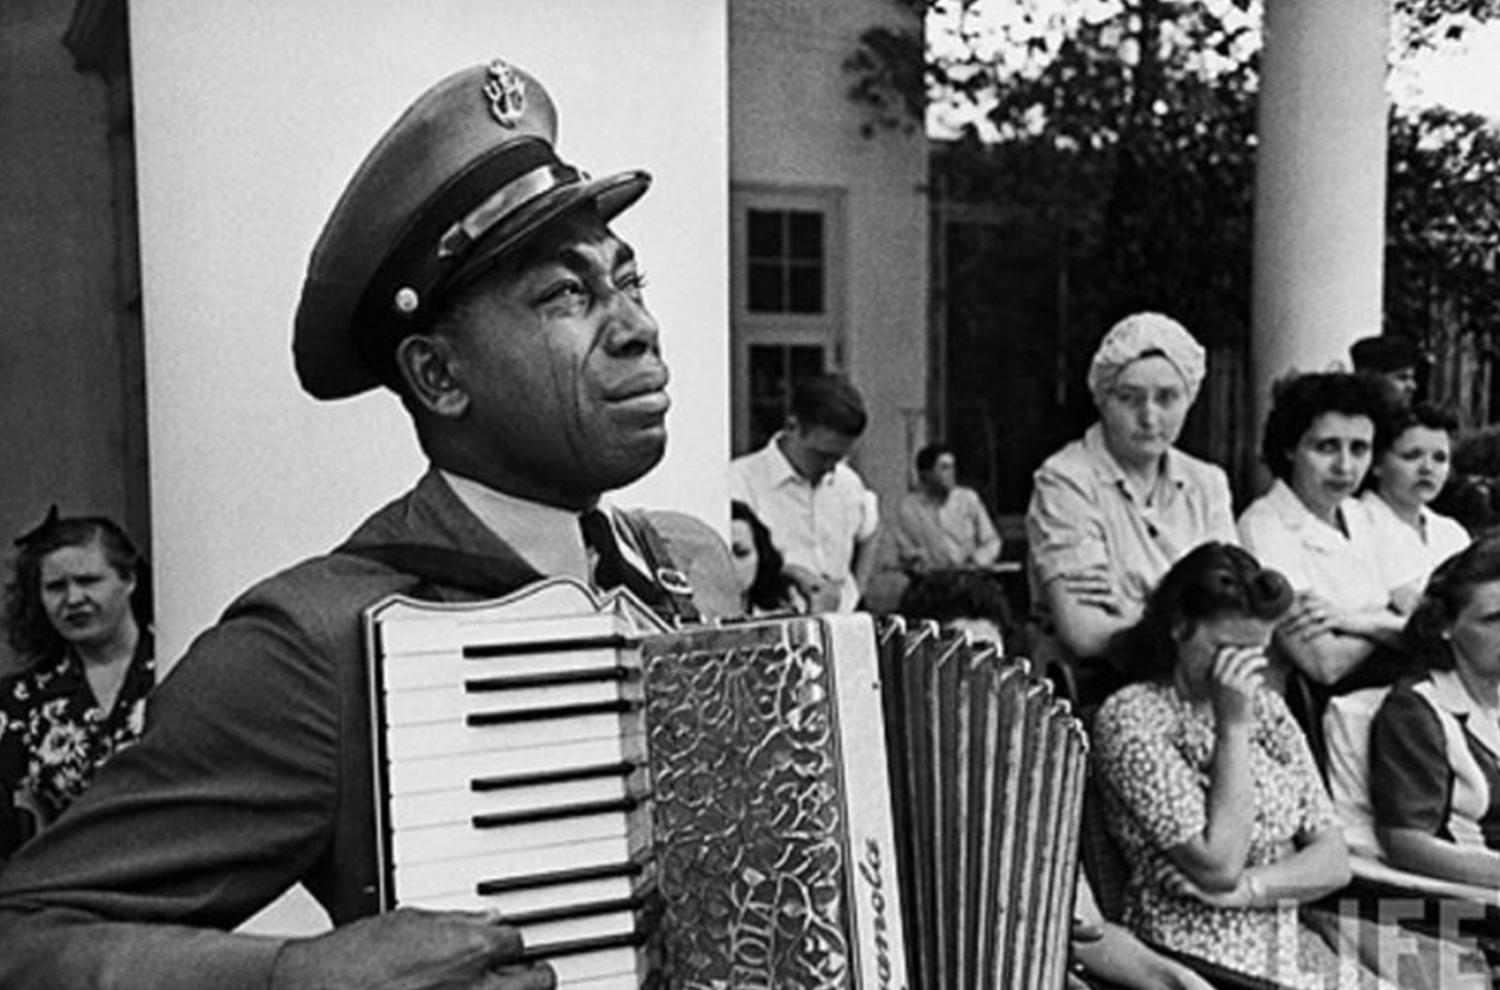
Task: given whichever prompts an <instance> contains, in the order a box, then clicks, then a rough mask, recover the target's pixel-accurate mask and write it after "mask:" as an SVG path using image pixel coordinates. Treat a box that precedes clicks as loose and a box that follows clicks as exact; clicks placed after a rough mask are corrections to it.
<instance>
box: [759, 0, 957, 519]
mask: <svg viewBox="0 0 1500 990" xmlns="http://www.w3.org/2000/svg"><path fill="white" fill-rule="evenodd" d="M900 16H901V13H900V11H899V9H898V8H897V6H896V5H895V4H892V3H890V2H889V0H846V2H840V3H807V2H799V0H734V2H733V3H731V4H730V10H729V37H730V72H729V95H730V107H729V119H730V169H731V171H730V177H731V180H732V181H733V182H735V183H736V184H755V185H757V186H778V185H781V186H800V187H809V186H811V187H822V188H837V189H842V190H844V191H845V199H844V207H845V218H846V223H847V229H846V231H845V246H846V254H845V258H846V260H847V266H848V270H847V276H846V277H847V282H846V298H845V300H844V304H845V314H846V320H845V328H844V329H845V359H846V370H847V371H848V372H849V374H850V376H851V378H852V379H853V381H854V382H855V384H856V385H858V386H859V388H860V390H861V391H862V392H863V393H864V397H865V401H866V403H867V405H868V406H869V409H870V413H871V423H870V427H869V430H868V431H867V432H866V434H865V437H864V439H863V440H862V441H861V442H860V445H859V447H858V448H857V449H856V452H855V455H854V457H853V462H854V465H855V467H856V468H857V469H858V470H859V472H860V473H861V475H863V477H864V478H865V480H866V482H867V483H868V484H869V485H870V486H871V487H872V488H874V489H875V490H876V491H877V492H878V493H879V495H880V498H881V506H882V510H883V512H884V513H885V517H886V519H887V520H889V519H890V518H892V514H893V513H894V511H895V506H896V502H897V501H898V499H899V498H900V495H901V493H902V492H904V491H905V489H906V483H907V477H908V473H909V472H908V468H907V465H908V463H909V460H910V457H909V455H910V454H911V453H912V452H914V449H915V448H914V447H912V446H911V444H915V445H917V446H920V444H921V443H922V442H923V441H924V440H925V439H926V436H925V433H924V432H923V431H924V429H925V424H924V422H923V417H924V415H925V410H926V402H927V397H926V388H927V384H926V383H927V330H926V327H927V286H928V269H927V253H928V242H927V228H928V224H927V201H926V198H925V196H924V193H923V187H924V186H925V184H926V182H927V143H926V139H925V137H924V136H923V135H922V133H921V132H920V130H917V131H915V132H913V133H911V134H900V133H895V132H891V133H881V134H877V135H875V136H873V137H869V138H867V137H864V136H862V135H861V134H860V125H861V123H863V122H864V121H865V120H866V117H865V115H864V114H865V111H864V109H863V108H862V107H860V106H859V105H857V104H856V103H854V102H853V101H852V100H851V99H850V98H849V96H848V92H849V88H850V84H851V82H852V80H853V77H852V76H850V75H849V74H848V73H847V72H845V71H844V69H843V64H844V61H845V60H846V59H847V58H848V57H849V56H850V55H851V54H852V53H853V52H854V51H855V49H856V46H857V44H858V38H859V35H860V33H861V32H862V31H863V30H865V29H866V28H867V27H870V26H873V25H876V24H880V23H891V22H897V19H898V18H899V17H900ZM909 436H910V437H911V440H910V442H909V440H908V437H909Z"/></svg>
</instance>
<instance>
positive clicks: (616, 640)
mask: <svg viewBox="0 0 1500 990" xmlns="http://www.w3.org/2000/svg"><path fill="white" fill-rule="evenodd" d="M634 645H635V641H634V640H632V639H631V638H630V637H628V636H621V635H619V634H618V633H615V634H610V635H606V636H580V637H578V638H577V639H559V640H549V641H547V642H545V643H534V642H520V643H476V644H474V645H471V646H465V647H464V650H463V655H464V656H465V657H471V658H473V659H476V660H481V659H488V658H490V657H513V656H516V655H517V654H521V653H566V652H572V651H575V650H598V649H619V648H622V647H627V646H634Z"/></svg>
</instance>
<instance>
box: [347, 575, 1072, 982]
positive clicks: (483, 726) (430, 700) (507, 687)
mask: <svg viewBox="0 0 1500 990" xmlns="http://www.w3.org/2000/svg"><path fill="white" fill-rule="evenodd" d="M367 634H368V640H369V644H370V651H371V657H372V658H373V662H372V663H371V681H372V685H371V686H372V690H371V703H372V709H373V715H374V718H373V722H372V724H373V726H374V727H375V733H376V740H375V745H376V753H377V759H376V761H375V762H376V777H377V780H376V784H377V786H376V794H377V805H378V806H377V808H376V809H375V810H376V819H377V825H378V827H379V829H380V836H381V843H380V848H381V864H380V865H381V870H380V876H381V884H382V889H381V900H382V904H383V906H384V907H386V908H387V909H389V908H393V907H396V906H398V905H411V906H418V907H428V908H461V909H474V908H490V909H495V910H498V911H499V912H500V913H501V914H502V915H503V916H504V917H505V918H506V919H507V920H508V921H510V922H511V923H513V924H516V925H517V926H518V927H519V928H520V929H521V930H522V933H523V935H524V936H525V939H526V945H527V951H528V953H529V954H531V955H533V956H535V957H539V958H546V959H547V960H548V961H549V962H550V963H551V964H552V965H553V967H554V968H555V969H556V971H557V973H558V985H559V986H560V987H563V988H570V987H571V988H589V990H606V988H615V987H631V988H633V987H637V986H642V985H649V986H653V987H668V988H674V990H730V988H736V990H759V988H765V990H770V988H778V990H798V988H809V990H811V988H820V990H821V988H829V990H835V988H861V990H886V988H892V990H900V988H905V987H908V986H912V987H921V988H924V990H939V988H943V990H946V988H951V987H971V986H972V987H993V988H996V990H1001V988H1005V990H1009V988H1011V987H1018V988H1019V987H1025V988H1033V987H1034V988H1044V987H1045V988H1052V987H1061V986H1062V985H1063V983H1062V980H1063V977H1064V969H1065V963H1066V943H1067V936H1068V926H1069V922H1070V919H1071V905H1072V888H1073V882H1074V877H1075V873H1076V868H1077V856H1076V849H1077V819H1078V813H1079V810H1080V801H1081V793H1082V774H1083V735H1082V732H1081V729H1080V728H1079V727H1078V724H1077V721H1076V720H1075V719H1073V718H1072V717H1071V715H1070V714H1069V713H1068V712H1067V709H1066V705H1064V704H1062V703H1060V702H1057V701H1054V700H1053V699H1052V698H1051V696H1050V692H1049V691H1048V690H1047V689H1046V688H1045V686H1044V685H1042V684H1041V683H1040V682H1039V681H1037V680H1036V679H1034V678H1032V677H1031V676H1030V675H1029V673H1028V671H1027V669H1026V667H1025V664H1024V663H1017V662H1011V661H1005V660H1002V659H1001V658H999V657H997V656H996V655H995V652H994V650H993V648H989V647H985V646H980V645H976V644H972V643H969V642H968V641H967V640H964V639H960V638H952V637H942V636H939V635H938V633H937V631H936V629H935V627H931V626H919V627H915V628H912V629H907V628H906V627H905V626H904V625H903V624H902V623H900V622H899V621H895V622H883V623H882V624H880V626H879V627H878V628H877V624H876V623H875V621H874V620H872V619H871V618H870V617H869V616H865V615H853V616H819V617H800V616H799V617H789V618H784V619H774V620H759V621H754V622H747V623H744V624H733V625H725V626H715V627H702V628H693V629H689V630H679V631H668V630H665V629H664V628H663V627H662V626H661V625H660V624H659V623H658V622H657V621H656V620H655V618H654V616H652V615H651V613H650V612H649V611H648V610H646V609H645V608H643V607H642V606H640V605H639V603H638V602H636V601H635V600H634V599H633V598H631V597H630V596H629V595H628V593H618V592H615V593H610V594H608V595H604V596H599V595H596V594H595V593H593V592H592V591H590V590H589V589H587V588H586V587H584V586H583V585H581V584H578V583H577V582H574V581H571V580H569V579H552V580H549V581H546V582H542V583H539V584H538V585H534V586H532V587H531V588H528V589H525V590H523V591H522V592H519V593H517V594H516V595H513V596H509V597H508V598H505V599H501V600H498V601H495V602H487V603H479V604H475V605H453V604H435V603H426V602H417V601H414V600H411V599H405V598H395V599H390V600H387V601H385V602H382V603H380V604H378V605H377V606H375V607H374V608H372V609H371V610H370V611H369V612H368V614H367Z"/></svg>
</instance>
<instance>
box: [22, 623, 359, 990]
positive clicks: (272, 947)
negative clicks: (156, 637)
mask: <svg viewBox="0 0 1500 990" xmlns="http://www.w3.org/2000/svg"><path fill="white" fill-rule="evenodd" d="M339 715H340V706H339V697H338V687H337V678H336V675H335V672H334V669H333V662H332V660H331V659H330V658H329V656H328V654H327V653H326V652H325V651H323V650H321V649H319V648H316V647H315V646H314V643H313V642H312V641H311V639H310V637H309V636H308V635H307V634H305V633H303V632H302V631H301V630H299V629H296V628H293V627H291V625H290V623H289V622H288V621H285V617H284V615H281V614H278V613H275V612H274V611H265V610H262V611H258V612H257V611H252V612H250V613H249V614H243V615H241V616H240V617H239V618H236V619H232V620H229V621H227V622H224V623H221V624H220V625H219V626H217V627H216V628H214V629H213V630H211V631H209V632H208V633H207V634H205V635H204V636H202V637H200V638H199V639H198V641H197V642H195V643H194V645H193V646H192V648H191V649H190V650H189V652H188V654H187V655H186V656H185V657H184V658H183V659H182V661H181V662H180V663H179V664H178V665H177V666H176V668H175V669H173V670H172V672H171V673H170V675H169V676H168V677H167V678H166V679H165V680H164V681H163V682H162V684H161V686H160V687H158V689H157V690H156V692H155V694H154V695H153V697H152V703H151V705H150V713H149V719H148V725H147V728H146V732H145V734H144V735H143V737H142V739H141V740H140V741H139V742H138V743H137V744H135V745H134V746H131V747H129V748H128V749H126V750H124V751H122V752H121V753H119V754H118V755H117V756H116V757H115V758H114V759H112V760H111V761H110V762H109V763H108V764H106V765H105V766H104V767H103V768H102V769H101V771H100V773H99V775H98V777H97V778H96V779H95V781H94V783H93V784H92V786H91V787H90V789H89V790H88V791H87V792H86V793H85V794H84V795H83V797H82V798H80V799H79V800H78V801H77V802H76V803H75V804H74V805H72V806H71V807H70V808H69V810H68V811H67V813H66V814H64V815H63V816H62V817H61V818H60V819H58V821H57V822H56V823H55V824H54V825H52V826H51V827H50V828H49V829H48V830H46V831H45V832H43V833H42V834H41V835H40V836H38V838H37V839H36V840H34V841H33V842H31V843H29V844H28V845H27V846H26V847H24V848H23V849H22V851H21V853H20V854H19V855H18V856H17V857H16V858H15V859H14V860H12V861H11V863H10V865H9V867H8V868H7V869H6V871H5V873H4V874H3V876H0V944H3V945H4V946H5V951H4V952H0V986H4V987H6V988H7V990H75V988H79V990H81V988H92V987H103V986H108V987H112V988H118V990H137V988H139V990H197V988H201V987H206V986H211V987H215V988H216V990H265V987H266V986H268V984H269V980H270V972H271V967H272V965H273V963H274V959H275V954H276V952H277V950H278V949H279V947H280V944H281V940H279V939H272V938H264V937H257V936H251V935H243V934H234V933H231V932H230V931H229V929H232V928H234V927H235V926H237V925H239V924H240V923H241V922H243V921H244V920H246V919H247V918H248V917H249V916H250V915H251V914H253V913H254V912H255V911H257V910H259V909H260V908H261V907H263V906H265V905H266V904H268V903H269V902H271V901H272V900H273V899H275V898H276V897H277V896H278V895H279V894H280V893H282V892H283V891H284V890H286V889H287V888H288V887H289V886H291V885H292V884H293V883H294V882H296V881H297V880H298V879H299V878H301V877H302V876H304V875H306V874H307V873H308V872H309V870H310V869H311V868H312V867H313V865H314V864H315V863H316V862H317V861H318V860H319V859H320V858H321V857H322V856H323V854H324V852H325V851H326V850H327V848H328V846H329V843H330V841H331V838H332V834H333V831H334V824H335V808H336V804H337V801H338V796H339V790H338V773H337V768H338V755H339V751H338V740H339Z"/></svg>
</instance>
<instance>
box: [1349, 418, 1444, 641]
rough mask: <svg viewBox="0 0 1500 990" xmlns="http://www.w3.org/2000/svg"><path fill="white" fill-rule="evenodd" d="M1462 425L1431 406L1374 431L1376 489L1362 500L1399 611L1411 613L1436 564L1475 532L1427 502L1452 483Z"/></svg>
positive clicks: (1371, 489) (1388, 585)
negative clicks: (1454, 453) (1451, 470)
mask: <svg viewBox="0 0 1500 990" xmlns="http://www.w3.org/2000/svg"><path fill="white" fill-rule="evenodd" d="M1457 429H1458V421H1457V420H1456V419H1454V417H1453V415H1452V414H1451V413H1448V412H1447V411H1445V410H1442V409H1438V408H1435V407H1433V406H1429V405H1418V406H1415V407H1413V408H1411V409H1398V410H1395V411H1394V412H1393V413H1391V414H1390V415H1389V416H1388V417H1387V418H1386V419H1385V420H1383V421H1382V422H1381V423H1380V424H1379V425H1378V426H1377V428H1376V430H1375V460H1374V464H1373V466H1372V467H1371V468H1370V475H1371V478H1372V479H1373V481H1374V484H1373V485H1372V486H1371V487H1370V488H1369V490H1367V491H1366V492H1365V493H1364V494H1363V495H1361V496H1360V501H1361V502H1362V503H1364V506H1365V508H1366V509H1367V510H1368V511H1369V514H1370V524H1371V526H1372V528H1373V529H1374V531H1375V534H1376V537H1377V540H1378V544H1379V546H1380V569H1381V574H1382V575H1383V579H1384V581H1385V584H1386V587H1388V588H1390V589H1391V601H1392V604H1393V605H1394V606H1395V608H1396V609H1397V610H1398V611H1400V612H1402V613H1404V614H1410V613H1411V611H1412V609H1413V608H1415V607H1416V603H1417V600H1418V599H1419V598H1420V597H1421V595H1422V589H1423V588H1424V587H1426V585H1427V578H1428V577H1429V576H1431V574H1432V572H1433V570H1434V569H1435V568H1436V567H1437V565H1438V564H1441V563H1442V562H1443V561H1445V560H1447V559H1448V558H1449V557H1451V556H1452V555H1453V554H1455V553H1458V552H1459V551H1460V550H1462V549H1463V548H1464V547H1466V546H1468V545H1469V532H1468V530H1466V529H1464V527H1463V526H1462V525H1461V524H1460V523H1459V522H1458V521H1457V520H1456V519H1452V518H1450V517H1448V516H1445V515H1442V514H1440V513H1437V512H1433V511H1432V510H1431V509H1430V508H1428V503H1430V502H1431V501H1432V500H1433V499H1435V498H1437V497H1438V494H1439V493H1441V492H1442V490H1443V486H1444V485H1445V484H1447V482H1448V470H1449V465H1450V461H1451V458H1452V448H1453V434H1454V433H1455V432H1456V431H1457Z"/></svg>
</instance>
